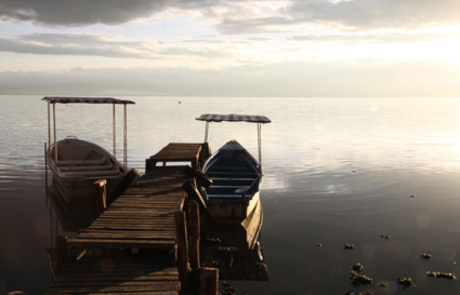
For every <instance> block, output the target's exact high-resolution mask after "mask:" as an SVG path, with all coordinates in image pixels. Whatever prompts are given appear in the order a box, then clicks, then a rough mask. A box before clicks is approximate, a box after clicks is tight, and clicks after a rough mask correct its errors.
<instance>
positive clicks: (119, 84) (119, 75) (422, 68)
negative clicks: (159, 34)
mask: <svg viewBox="0 0 460 295" xmlns="http://www.w3.org/2000/svg"><path fill="white" fill-rule="evenodd" d="M459 78H460V73H459V72H458V65H455V64H440V63H439V62H436V63H434V62H399V63H393V64H383V65H382V64H376V63H375V62H374V61H365V62H360V63H358V64H341V65H337V64H334V63H314V62H296V63H280V64H273V65H265V66H241V67H233V68H227V69H224V70H195V69H188V68H101V69H88V68H76V69H73V70H71V71H66V72H10V71H8V72H2V73H0V89H1V94H36V95H37V94H43V95H121V94H131V95H162V96H337V97H347V96H348V97H349V96H353V97H366V96H385V97H404V96H411V97H413V96H415V97H417V96H420V97H441V96H447V97H449V96H450V97H454V96H455V97H457V96H458V93H460V84H459V83H458V81H459Z"/></svg>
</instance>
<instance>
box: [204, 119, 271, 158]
mask: <svg viewBox="0 0 460 295" xmlns="http://www.w3.org/2000/svg"><path fill="white" fill-rule="evenodd" d="M196 120H198V121H206V127H205V128H206V129H205V132H204V142H205V143H207V142H208V134H209V123H210V122H216V123H219V122H248V123H257V145H258V150H259V164H260V165H261V166H262V138H261V136H262V124H266V123H270V122H271V121H270V119H269V118H267V117H265V116H259V115H238V114H230V115H219V114H203V115H201V116H200V117H198V118H196Z"/></svg>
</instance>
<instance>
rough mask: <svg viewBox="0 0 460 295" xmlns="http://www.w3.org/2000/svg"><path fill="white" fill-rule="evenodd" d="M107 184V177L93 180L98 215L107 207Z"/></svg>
mask: <svg viewBox="0 0 460 295" xmlns="http://www.w3.org/2000/svg"><path fill="white" fill-rule="evenodd" d="M106 184H107V180H106V179H99V180H96V181H95V182H93V187H94V189H95V190H96V199H95V200H94V201H95V207H96V214H97V215H99V214H101V213H102V212H104V210H105V208H107V192H106V187H105V186H106Z"/></svg>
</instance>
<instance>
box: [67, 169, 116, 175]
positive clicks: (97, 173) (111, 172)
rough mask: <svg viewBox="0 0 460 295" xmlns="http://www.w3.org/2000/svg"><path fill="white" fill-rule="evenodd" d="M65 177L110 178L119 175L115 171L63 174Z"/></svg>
mask: <svg viewBox="0 0 460 295" xmlns="http://www.w3.org/2000/svg"><path fill="white" fill-rule="evenodd" d="M64 174H65V175H66V176H110V175H118V174H121V173H120V171H119V170H118V169H117V170H105V171H78V172H65V173H64Z"/></svg>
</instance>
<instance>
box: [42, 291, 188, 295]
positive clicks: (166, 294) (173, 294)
mask: <svg viewBox="0 0 460 295" xmlns="http://www.w3.org/2000/svg"><path fill="white" fill-rule="evenodd" d="M54 294H59V295H71V294H85V295H100V294H104V295H120V294H123V293H120V292H116V293H112V292H103V293H99V292H98V293H63V292H62V291H61V292H59V293H54V292H53V291H51V290H49V291H48V292H46V293H45V295H54ZM124 294H135V295H178V294H179V292H178V291H149V292H127V293H124Z"/></svg>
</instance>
